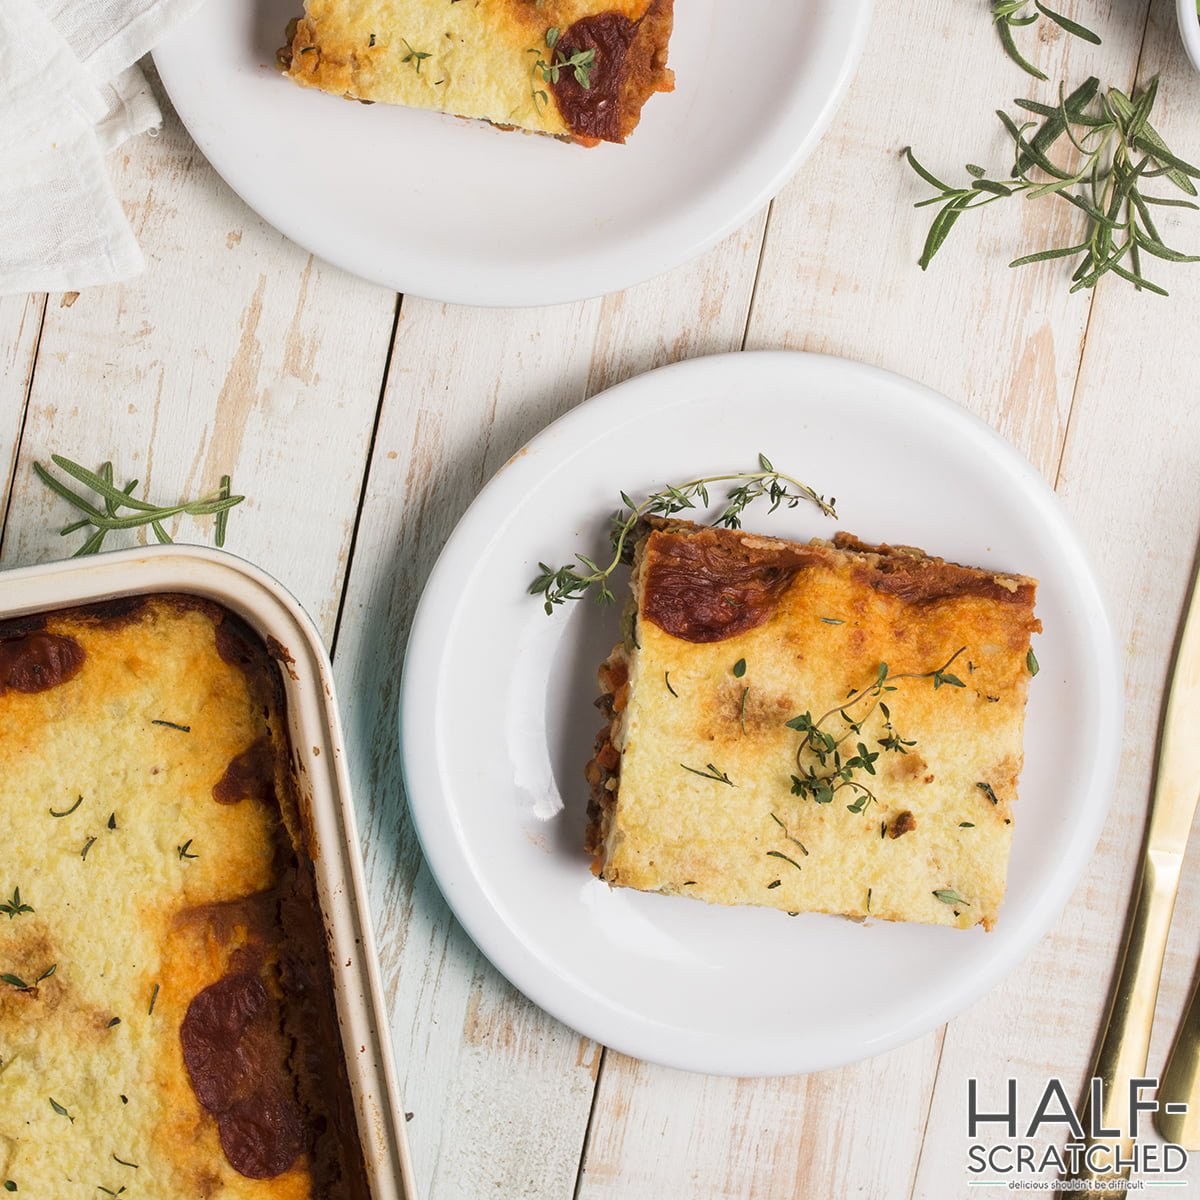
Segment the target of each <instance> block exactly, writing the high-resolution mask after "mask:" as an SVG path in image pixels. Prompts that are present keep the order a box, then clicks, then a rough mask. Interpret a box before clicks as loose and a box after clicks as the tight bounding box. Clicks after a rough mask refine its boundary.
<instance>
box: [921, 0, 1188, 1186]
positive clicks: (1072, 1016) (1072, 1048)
mask: <svg viewBox="0 0 1200 1200" xmlns="http://www.w3.org/2000/svg"><path fill="white" fill-rule="evenodd" d="M1158 72H1161V74H1162V91H1161V92H1160V101H1159V104H1158V105H1157V106H1156V116H1155V123H1156V127H1157V128H1158V129H1159V130H1160V131H1161V132H1162V133H1163V134H1164V136H1165V137H1166V138H1167V140H1168V142H1171V143H1173V145H1174V148H1175V149H1176V150H1177V151H1178V152H1179V153H1180V154H1182V155H1183V156H1184V157H1190V158H1191V159H1192V160H1193V161H1195V159H1196V156H1197V155H1198V154H1200V124H1198V123H1197V121H1196V118H1195V102H1196V99H1197V97H1198V96H1200V86H1198V82H1197V78H1196V74H1195V72H1194V71H1193V69H1192V68H1191V66H1190V65H1189V64H1188V63H1187V61H1186V59H1185V58H1184V55H1183V52H1182V49H1181V48H1180V47H1179V44H1178V33H1177V30H1176V29H1175V24H1174V11H1173V8H1172V6H1168V5H1155V6H1154V7H1153V9H1152V14H1151V21H1150V26H1149V33H1148V36H1147V39H1146V46H1145V50H1144V53H1143V58H1142V68H1141V76H1142V79H1143V80H1145V79H1146V78H1148V77H1149V76H1150V75H1153V74H1155V73H1158ZM1164 211H1165V210H1164ZM1187 215H1188V216H1194V214H1187ZM1160 228H1161V230H1162V233H1163V235H1164V237H1166V239H1167V241H1168V243H1174V244H1182V245H1184V246H1185V248H1187V249H1189V250H1191V251H1192V252H1195V251H1196V250H1197V249H1198V248H1200V233H1198V231H1197V227H1196V222H1195V221H1194V220H1186V219H1181V218H1179V217H1177V216H1176V217H1174V218H1168V219H1166V220H1164V221H1162V222H1161V223H1160ZM1155 266H1159V267H1161V269H1160V270H1158V271H1156V272H1154V274H1153V277H1154V278H1156V279H1157V280H1158V281H1159V282H1162V283H1163V284H1165V285H1166V286H1167V288H1168V289H1169V290H1170V291H1171V293H1172V295H1171V298H1170V299H1169V300H1161V299H1157V298H1155V297H1151V296H1146V295H1142V296H1139V295H1137V294H1135V293H1134V292H1133V291H1132V289H1127V288H1125V287H1124V286H1113V285H1111V284H1110V285H1107V286H1104V287H1102V288H1101V289H1099V290H1098V292H1097V296H1096V302H1095V306H1094V311H1093V313H1092V319H1091V324H1090V327H1089V329H1088V338H1087V352H1086V354H1085V355H1084V357H1083V365H1082V370H1081V372H1080V376H1079V383H1078V387H1077V391H1076V401H1075V411H1074V412H1073V414H1072V420H1071V426H1070V433H1069V436H1068V438H1067V441H1066V446H1065V450H1064V454H1063V460H1062V470H1061V475H1060V477H1059V484H1058V490H1059V493H1060V494H1061V495H1062V497H1063V499H1064V501H1065V502H1066V504H1067V506H1068V508H1069V509H1070V511H1071V514H1072V516H1073V518H1074V520H1075V523H1076V526H1077V528H1078V529H1079V530H1080V532H1081V533H1082V535H1083V537H1084V540H1085V542H1086V543H1087V544H1088V545H1089V547H1090V549H1091V551H1092V555H1093V559H1094V561H1095V563H1096V565H1097V567H1098V569H1099V573H1100V576H1101V579H1102V580H1103V582H1104V584H1105V586H1106V589H1107V594H1108V597H1109V600H1110V604H1111V612H1112V617H1113V621H1114V624H1115V626H1116V631H1117V636H1118V638H1119V639H1120V643H1121V645H1122V647H1123V648H1124V651H1125V663H1126V677H1125V682H1126V689H1125V693H1126V702H1127V706H1128V707H1127V712H1126V720H1125V744H1124V755H1123V758H1122V762H1121V768H1120V773H1119V775H1118V779H1117V787H1116V793H1115V796H1114V798H1113V805H1112V809H1111V811H1110V814H1109V818H1108V822H1107V824H1106V825H1105V827H1104V832H1103V834H1102V836H1101V840H1100V845H1099V847H1098V849H1097V852H1096V855H1095V857H1094V858H1093V860H1092V863H1091V866H1090V869H1089V870H1088V873H1087V875H1086V876H1085V878H1084V880H1083V881H1082V882H1081V884H1080V885H1079V887H1078V888H1077V889H1076V892H1075V896H1074V898H1073V899H1072V901H1071V903H1070V905H1069V906H1068V908H1067V910H1066V911H1065V912H1064V914H1063V916H1062V919H1061V920H1060V921H1059V923H1058V925H1057V927H1056V928H1055V929H1054V931H1053V932H1052V933H1051V934H1050V935H1049V936H1048V937H1047V938H1045V939H1044V940H1043V941H1042V943H1041V944H1040V945H1039V946H1038V948H1037V950H1036V951H1035V953H1034V954H1033V956H1032V957H1031V959H1030V961H1029V962H1028V963H1027V964H1026V966H1025V967H1024V968H1022V969H1021V970H1020V971H1018V972H1016V973H1015V974H1014V975H1013V976H1012V977H1011V978H1010V979H1009V980H1008V981H1007V983H1006V984H1005V985H1004V986H1003V987H1002V988H1000V989H997V991H995V992H993V993H992V994H991V995H990V996H988V997H986V998H985V999H984V1000H982V1001H980V1003H979V1004H977V1005H976V1006H975V1008H974V1009H972V1011H971V1012H970V1013H968V1014H967V1015H966V1016H965V1017H964V1018H962V1019H961V1020H959V1021H956V1022H954V1023H953V1024H952V1025H951V1026H950V1028H949V1030H948V1032H947V1036H946V1048H945V1053H944V1055H943V1060H942V1069H941V1072H940V1075H939V1081H938V1089H937V1092H936V1094H935V1098H934V1105H933V1109H932V1112H931V1119H930V1127H929V1133H928V1136H927V1139H926V1145H927V1146H929V1147H937V1150H938V1152H937V1153H928V1154H926V1156H925V1159H924V1160H923V1162H922V1169H921V1176H920V1180H919V1184H918V1188H917V1193H916V1194H917V1195H918V1196H919V1197H922V1198H923V1200H925V1198H928V1200H935V1198H940V1197H942V1196H945V1195H947V1194H948V1193H947V1188H949V1187H952V1186H955V1185H957V1183H958V1182H959V1181H960V1180H961V1179H962V1171H961V1164H962V1162H963V1161H964V1155H965V1148H964V1145H965V1141H966V1127H965V1121H964V1105H965V1095H966V1085H965V1080H966V1078H967V1077H968V1076H971V1075H975V1076H977V1077H978V1078H980V1079H981V1080H982V1079H989V1080H997V1081H998V1080H1001V1079H1003V1078H1004V1077H1005V1076H1006V1075H1009V1074H1011V1075H1014V1076H1015V1077H1016V1078H1017V1079H1018V1080H1019V1081H1020V1085H1021V1087H1022V1088H1024V1089H1027V1094H1028V1095H1030V1096H1034V1097H1036V1095H1037V1094H1038V1093H1039V1092H1040V1089H1041V1088H1042V1087H1043V1086H1044V1085H1045V1082H1046V1079H1047V1077H1048V1076H1050V1075H1057V1076H1059V1077H1061V1078H1062V1079H1063V1080H1064V1083H1065V1084H1066V1086H1067V1089H1068V1091H1069V1092H1070V1093H1071V1094H1072V1095H1076V1096H1078V1095H1080V1094H1081V1092H1082V1090H1083V1084H1084V1079H1085V1077H1086V1076H1087V1073H1088V1071H1089V1069H1090V1066H1091V1060H1092V1055H1093V1052H1094V1047H1095V1043H1096V1040H1097V1037H1098V1035H1099V1030H1100V1023H1101V1021H1102V1019H1103V1015H1104V1009H1105V1002H1106V994H1107V988H1108V984H1109V981H1110V978H1111V976H1112V974H1113V971H1114V969H1115V963H1114V957H1115V954H1116V950H1117V947H1118V946H1119V943H1120V938H1121V933H1122V928H1123V922H1124V917H1125V913H1126V908H1127V904H1128V900H1129V895H1130V890H1131V888H1132V886H1133V880H1134V874H1135V871H1136V866H1137V861H1138V847H1139V842H1140V839H1141V836H1142V831H1143V828H1144V823H1145V818H1146V815H1147V812H1148V802H1149V799H1150V780H1151V774H1152V770H1153V765H1154V754H1155V744H1156V737H1157V730H1158V722H1159V717H1160V711H1161V707H1162V702H1163V690H1164V687H1165V685H1166V683H1167V674H1168V665H1169V663H1170V659H1171V654H1172V648H1173V644H1174V640H1175V633H1176V628H1177V625H1178V621H1179V619H1180V616H1181V613H1182V607H1183V601H1184V597H1185V594H1186V591H1187V586H1188V582H1189V580H1190V577H1191V573H1192V570H1193V560H1194V555H1195V552H1196V535H1197V531H1200V488H1198V486H1197V485H1198V483H1200V420H1198V418H1197V409H1196V400H1195V388H1194V384H1193V383H1192V382H1191V381H1190V380H1189V378H1188V375H1189V373H1190V372H1189V370H1187V369H1183V363H1184V361H1186V360H1184V359H1182V358H1181V357H1180V356H1179V354H1178V353H1177V352H1176V351H1175V350H1174V347H1176V346H1182V345H1186V344H1187V342H1188V340H1189V339H1190V337H1191V336H1192V334H1191V331H1192V327H1193V325H1194V316H1195V313H1196V312H1197V311H1200V309H1198V305H1200V276H1198V275H1197V274H1196V272H1195V271H1194V270H1191V269H1189V268H1187V267H1174V268H1172V267H1170V266H1167V265H1166V264H1157V263H1156V264H1155ZM1131 331H1137V332H1136V334H1135V335H1134V336H1135V337H1136V338H1137V339H1138V340H1139V344H1140V352H1138V353H1136V354H1129V353H1127V352H1126V347H1127V345H1128V342H1127V338H1128V337H1129V335H1130V332H1131ZM1191 859H1192V861H1191V862H1190V863H1189V865H1188V867H1186V868H1185V871H1184V877H1183V888H1182V891H1181V896H1180V900H1179V904H1178V907H1177V909H1176V915H1175V921H1174V924H1173V926H1172V933H1171V942H1170V948H1169V951H1168V958H1167V962H1166V965H1165V967H1164V972H1163V983H1162V989H1161V992H1160V996H1159V1007H1158V1016H1157V1020H1156V1024H1155V1031H1154V1041H1153V1044H1152V1047H1151V1060H1150V1066H1151V1070H1150V1074H1151V1075H1153V1074H1154V1073H1155V1072H1156V1071H1157V1070H1160V1069H1161V1067H1162V1066H1163V1064H1164V1060H1165V1056H1166V1053H1167V1050H1168V1048H1169V1045H1170V1042H1171V1039H1172V1037H1173V1035H1174V1030H1175V1027H1176V1024H1177V1022H1178V1020H1179V1017H1180V1015H1181V1013H1182V1010H1183V1008H1184V1006H1185V1004H1186V999H1187V994H1188V990H1189V987H1190V985H1191V982H1192V979H1193V973H1194V971H1195V968H1196V962H1197V953H1198V951H1200V876H1198V873H1197V871H1196V869H1195V862H1194V859H1195V847H1193V848H1192V854H1191ZM997 1099H1001V1100H1002V1095H998V1096H997ZM993 1136H995V1135H992V1134H989V1135H988V1140H992V1137H993ZM1198 1166H1200V1164H1198V1165H1193V1166H1191V1167H1190V1168H1189V1169H1188V1170H1187V1171H1186V1172H1185V1173H1183V1174H1182V1175H1180V1176H1178V1178H1180V1179H1183V1180H1187V1181H1189V1182H1190V1183H1191V1184H1192V1185H1195V1184H1196V1183H1197V1182H1200V1169H1198Z"/></svg>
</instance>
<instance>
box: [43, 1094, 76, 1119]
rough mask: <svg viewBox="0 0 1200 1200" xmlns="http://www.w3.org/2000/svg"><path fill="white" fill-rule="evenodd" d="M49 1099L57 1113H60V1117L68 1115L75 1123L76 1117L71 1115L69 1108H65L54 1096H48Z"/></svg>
mask: <svg viewBox="0 0 1200 1200" xmlns="http://www.w3.org/2000/svg"><path fill="white" fill-rule="evenodd" d="M48 1099H49V1100H50V1107H51V1108H52V1109H54V1111H55V1112H56V1113H58V1115H59V1116H60V1117H66V1118H67V1120H68V1121H70V1122H71V1124H72V1125H74V1124H75V1118H74V1117H73V1116H71V1114H70V1113H69V1112H67V1110H66V1109H65V1108H63V1106H62V1105H61V1104H59V1102H58V1101H57V1100H55V1098H54V1097H53V1096H50V1097H48Z"/></svg>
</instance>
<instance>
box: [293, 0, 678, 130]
mask: <svg viewBox="0 0 1200 1200" xmlns="http://www.w3.org/2000/svg"><path fill="white" fill-rule="evenodd" d="M672 8H673V0H601V2H597V0H545V2H544V3H543V2H540V3H538V4H536V5H534V4H532V3H529V2H528V0H497V2H495V3H489V4H485V5H480V4H478V3H471V4H466V3H464V4H456V5H453V6H451V7H449V8H447V7H446V6H445V5H444V4H441V3H439V4H433V3H430V2H429V0H398V2H392V3H385V2H384V0H307V2H306V4H305V13H304V15H303V16H302V17H300V18H297V19H296V20H294V21H293V22H292V23H291V24H290V25H289V26H288V30H287V44H286V45H285V47H284V48H283V49H282V50H280V52H279V55H278V59H279V62H280V65H281V67H282V68H283V70H284V71H285V73H286V74H287V75H288V76H289V77H290V78H291V79H292V80H293V81H294V82H296V83H298V84H300V85H301V86H304V87H312V88H317V89H319V90H321V91H326V92H331V93H333V94H335V95H340V96H345V97H347V98H349V99H356V100H362V101H366V102H376V101H379V102H383V103H390V104H405V105H411V106H415V107H420V108H431V109H435V110H438V111H441V112H446V113H451V114H453V115H455V116H461V117H475V118H479V119H482V120H486V121H489V122H491V123H492V124H494V125H496V126H498V127H500V128H505V129H518V128H519V129H524V130H528V131H533V132H537V133H546V134H550V135H552V136H555V137H560V138H567V137H569V138H572V139H573V140H575V141H577V142H579V143H580V144H583V145H594V144H595V143H596V142H598V141H601V140H607V141H617V142H620V141H624V140H625V138H626V137H627V136H628V135H629V134H630V133H631V132H632V131H633V129H634V128H635V127H636V125H637V124H638V121H639V119H640V116H641V110H642V107H643V105H644V104H645V102H646V100H647V99H649V97H650V96H651V95H653V94H654V93H655V92H657V91H670V90H671V89H672V88H673V86H674V79H673V75H672V73H671V71H670V70H669V69H668V67H667V47H668V42H669V40H670V36H671V29H672ZM551 43H553V44H551ZM589 52H590V53H591V55H592V59H591V67H590V70H588V71H585V72H583V73H582V74H579V75H577V72H576V71H575V70H574V69H573V68H571V67H569V66H567V67H563V64H564V63H567V62H568V61H569V60H571V59H572V58H573V56H575V55H576V54H585V55H586V54H588V53H589ZM555 67H562V69H561V70H553V71H552V68H555ZM542 68H544V69H542ZM585 78H586V79H587V82H588V84H589V85H590V86H587V87H584V86H583V83H582V80H583V79H585Z"/></svg>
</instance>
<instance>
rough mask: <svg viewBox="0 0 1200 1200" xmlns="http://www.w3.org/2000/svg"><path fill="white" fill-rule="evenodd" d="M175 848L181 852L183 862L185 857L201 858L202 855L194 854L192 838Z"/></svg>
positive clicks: (180, 857) (180, 856)
mask: <svg viewBox="0 0 1200 1200" xmlns="http://www.w3.org/2000/svg"><path fill="white" fill-rule="evenodd" d="M175 849H176V851H177V852H178V854H179V859H180V861H181V862H182V861H183V860H184V859H185V858H199V857H200V855H198V854H193V853H192V852H191V850H192V839H191V838H188V840H187V841H186V842H184V843H183V845H182V846H176V847H175Z"/></svg>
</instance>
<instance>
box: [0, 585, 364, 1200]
mask: <svg viewBox="0 0 1200 1200" xmlns="http://www.w3.org/2000/svg"><path fill="white" fill-rule="evenodd" d="M45 638H54V639H63V640H66V641H69V642H71V643H72V644H73V645H75V646H76V647H77V650H78V661H77V663H76V664H75V669H74V670H73V671H72V672H70V673H62V675H61V677H60V678H58V679H56V680H54V681H53V682H52V683H51V684H49V685H48V686H46V687H42V688H39V689H38V690H36V691H35V690H28V689H19V688H18V689H9V690H7V691H0V842H2V843H3V844H4V845H7V846H9V847H13V846H17V847H19V848H20V849H19V850H17V851H15V852H13V853H11V854H10V855H9V856H8V857H7V858H6V864H7V872H6V875H7V877H6V878H4V879H2V880H0V885H7V886H9V887H10V888H11V887H12V886H13V885H19V886H20V889H21V895H22V898H23V899H24V898H27V899H28V904H29V906H30V907H29V910H28V911H23V912H21V913H19V914H18V915H17V916H14V917H13V918H12V919H10V920H9V921H8V922H7V923H6V924H5V926H4V927H3V928H0V963H2V964H3V967H2V969H3V970H4V971H5V972H6V973H8V974H10V975H12V976H13V977H14V978H16V979H18V980H20V981H23V982H26V983H30V984H31V985H32V986H30V987H28V988H16V987H14V986H11V985H7V986H4V987H2V988H0V1044H3V1045H6V1046H18V1045H22V1044H24V1043H23V1037H24V1035H25V1034H26V1033H27V1032H28V1030H29V1029H30V1028H32V1027H35V1026H36V1028H37V1030H38V1037H39V1043H40V1045H41V1046H42V1048H43V1050H42V1056H41V1061H40V1066H39V1067H38V1070H37V1071H33V1070H32V1069H31V1067H32V1064H31V1063H30V1062H27V1061H25V1060H24V1059H23V1057H22V1056H21V1055H20V1054H18V1055H16V1056H15V1057H14V1058H13V1059H12V1060H11V1061H9V1062H6V1063H5V1067H6V1070H5V1089H6V1091H5V1103H4V1105H0V1178H11V1179H13V1181H14V1182H15V1183H16V1184H17V1186H18V1187H19V1190H20V1193H21V1194H25V1193H28V1194H30V1195H47V1196H49V1195H59V1194H65V1192H64V1191H63V1188H64V1187H65V1186H66V1184H65V1182H64V1181H65V1180H67V1179H75V1180H78V1179H79V1178H81V1177H83V1175H84V1174H85V1173H86V1172H89V1171H90V1172H93V1173H94V1172H95V1171H96V1170H98V1169H100V1167H99V1164H101V1163H102V1162H109V1164H110V1167H111V1161H112V1160H111V1158H110V1153H109V1152H110V1151H111V1150H116V1152H117V1153H118V1154H119V1155H120V1157H121V1159H124V1160H127V1161H131V1162H137V1163H138V1175H137V1177H136V1178H137V1183H138V1185H139V1188H141V1189H144V1190H145V1192H146V1194H148V1195H154V1196H155V1197H156V1198H157V1200H183V1198H184V1197H187V1198H188V1200H190V1198H191V1197H194V1196H206V1197H221V1198H223V1200H241V1198H245V1200H268V1198H269V1200H285V1198H286V1200H301V1198H309V1197H316V1196H321V1197H337V1198H339V1200H366V1196H367V1187H366V1180H365V1172H364V1167H363V1163H362V1156H361V1150H360V1149H359V1145H358V1140H357V1132H356V1128H355V1117H354V1113H353V1106H352V1102H351V1100H350V1095H349V1087H348V1082H347V1079H346V1074H345V1065H344V1063H343V1061H342V1058H341V1055H340V1053H339V1051H338V1047H339V1045H340V1041H339V1033H338V1028H337V1021H336V1015H335V1012H334V1008H333V997H332V988H331V982H330V977H329V964H328V956H327V951H326V948H325V939H324V931H323V928H322V924H321V918H320V914H319V910H318V908H317V903H316V896H315V881H314V877H313V872H312V866H311V863H310V862H309V861H308V860H307V858H306V857H305V856H304V855H303V853H302V852H298V845H299V843H298V840H297V838H298V836H299V831H300V829H301V820H300V807H301V805H300V797H299V794H298V791H297V787H296V781H295V777H294V774H293V771H292V769H291V765H290V747H289V745H288V739H287V734H286V728H287V726H286V717H285V712H284V693H283V690H282V685H281V682H280V679H279V672H278V670H277V668H276V667H275V665H274V663H273V662H272V661H271V658H270V652H269V651H268V649H267V647H265V646H264V645H263V643H262V641H261V639H259V638H258V637H257V635H256V634H255V633H254V632H253V631H252V630H251V629H250V628H249V627H248V626H247V625H245V623H244V622H242V621H241V620H240V619H239V618H237V617H235V616H234V615H233V614H231V613H229V612H227V611H226V610H224V609H222V608H221V607H220V606H218V605H216V604H213V603H212V602H210V601H207V600H203V599H200V598H197V597H192V596H184V595H162V596H153V597H136V598H132V599H126V600H120V601H114V602H107V603H104V604H99V605H92V606H88V607H84V608H78V609H70V610H63V611H60V612H53V613H46V614H39V615H37V616H35V617H31V618H21V619H20V620H18V621H11V622H5V623H3V624H0V648H6V649H7V654H8V657H10V658H15V659H16V660H18V661H19V660H20V659H21V658H22V657H23V656H25V657H27V656H28V654H29V653H30V652H31V651H30V649H29V643H30V642H31V639H45ZM33 645H34V646H35V647H36V641H35V642H33ZM0 657H3V656H2V655H0ZM251 758H252V759H253V763H252V764H251V765H252V768H253V769H249V767H247V769H246V770H243V771H240V772H239V771H232V772H231V771H230V764H231V763H237V762H239V761H242V762H243V763H249V762H250V759H251ZM214 791H215V792H218V793H220V794H219V795H214ZM60 797H61V799H60ZM50 965H52V966H53V968H54V969H53V971H52V972H50V974H49V975H47V974H46V972H47V969H48V967H49V966H50ZM39 975H41V976H42V977H43V978H41V979H39V978H38V977H39ZM235 992H236V993H237V995H238V996H239V997H240V1000H238V1001H237V1002H236V1003H233V1004H232V1005H230V1004H229V1003H226V1002H225V1001H227V1000H228V998H229V996H231V995H233V993H235ZM239 1014H240V1015H239ZM47 1092H48V1093H49V1094H51V1095H53V1096H54V1097H55V1099H56V1102H58V1103H60V1104H61V1106H62V1107H64V1108H66V1109H67V1110H68V1111H69V1112H70V1114H71V1116H72V1118H73V1120H71V1121H70V1122H65V1121H63V1120H62V1118H61V1116H60V1115H58V1114H57V1110H47V1112H48V1115H49V1117H50V1120H49V1121H47V1120H46V1115H47V1113H45V1112H43V1109H44V1108H46V1099H45V1096H46V1093H47ZM110 1143H111V1145H110ZM101 1145H102V1146H103V1152H102V1153H99V1154H97V1146H101ZM6 1156H7V1157H6ZM112 1169H113V1170H114V1171H115V1172H116V1173H117V1174H116V1175H113V1177H112V1180H111V1183H110V1182H109V1181H108V1180H106V1179H101V1180H100V1181H99V1182H100V1183H102V1184H103V1186H105V1187H109V1188H110V1190H111V1191H112V1192H114V1193H115V1192H116V1191H117V1189H118V1186H119V1185H121V1184H122V1183H123V1182H125V1181H124V1180H123V1179H121V1178H117V1175H119V1174H120V1171H121V1170H129V1169H130V1168H123V1167H121V1166H120V1165H119V1163H118V1166H117V1167H116V1168H112Z"/></svg>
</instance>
